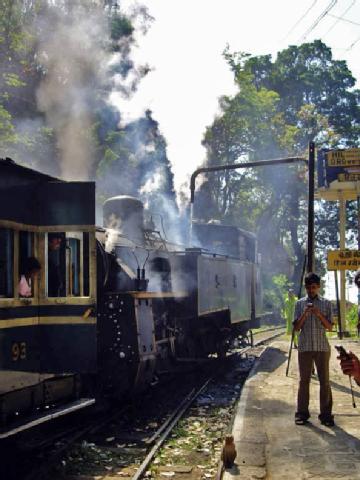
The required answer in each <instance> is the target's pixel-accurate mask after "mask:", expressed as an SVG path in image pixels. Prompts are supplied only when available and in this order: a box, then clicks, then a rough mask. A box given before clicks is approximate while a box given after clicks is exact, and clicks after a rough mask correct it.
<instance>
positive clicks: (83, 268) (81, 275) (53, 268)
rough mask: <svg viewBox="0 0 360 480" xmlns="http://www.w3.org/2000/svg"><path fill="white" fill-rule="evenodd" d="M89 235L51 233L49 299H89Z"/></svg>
mask: <svg viewBox="0 0 360 480" xmlns="http://www.w3.org/2000/svg"><path fill="white" fill-rule="evenodd" d="M89 258H90V256H89V234H88V233H80V232H67V233H49V234H48V276H47V278H48V282H47V286H48V296H49V297H65V296H66V297H80V296H89V291H90V288H89Z"/></svg>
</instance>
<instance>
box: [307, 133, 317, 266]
mask: <svg viewBox="0 0 360 480" xmlns="http://www.w3.org/2000/svg"><path fill="white" fill-rule="evenodd" d="M308 182H309V183H308V238H307V271H308V272H313V271H314V267H315V262H314V194H315V143H314V142H310V143H309V180H308Z"/></svg>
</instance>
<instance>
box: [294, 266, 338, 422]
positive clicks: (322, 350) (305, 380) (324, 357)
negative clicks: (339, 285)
mask: <svg viewBox="0 0 360 480" xmlns="http://www.w3.org/2000/svg"><path fill="white" fill-rule="evenodd" d="M305 289H306V293H307V295H306V296H305V297H303V298H301V299H300V300H298V301H297V302H296V305H295V314H294V328H295V330H300V335H299V346H298V360H299V375H300V381H299V390H298V400H297V411H296V413H295V423H296V424H297V425H304V424H305V423H306V422H307V420H308V419H309V417H310V413H309V391H310V379H311V371H312V366H313V362H315V365H316V369H317V372H318V377H319V382H320V415H319V420H320V422H321V423H322V424H323V425H325V426H327V427H332V426H334V417H333V415H332V394H331V387H330V379H329V361H330V345H329V342H328V340H327V338H326V330H329V331H331V329H332V314H331V302H330V300H326V299H325V298H322V297H320V295H319V291H320V277H319V276H318V275H316V273H313V272H311V273H308V274H307V275H306V276H305Z"/></svg>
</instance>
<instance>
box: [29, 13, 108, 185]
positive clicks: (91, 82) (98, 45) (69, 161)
mask: <svg viewBox="0 0 360 480" xmlns="http://www.w3.org/2000/svg"><path fill="white" fill-rule="evenodd" d="M39 30H40V31H41V32H42V38H41V39H40V41H39V48H38V61H39V62H40V63H41V65H42V66H43V68H44V69H45V70H46V76H45V79H44V81H43V82H42V84H41V86H40V88H39V90H38V92H37V100H38V107H39V109H40V110H41V111H43V112H44V113H45V115H46V118H47V121H48V123H49V125H50V126H51V127H52V128H54V130H55V133H56V137H57V144H58V148H59V150H60V156H61V167H60V173H61V176H62V177H63V178H65V179H72V180H74V179H78V180H79V179H81V180H86V179H88V178H89V177H90V176H91V166H92V163H93V153H94V145H92V142H91V135H90V133H91V132H90V129H91V124H92V120H93V118H92V112H93V111H94V102H95V101H96V93H97V90H98V89H99V87H100V86H102V85H104V84H105V74H106V68H107V65H108V63H109V61H110V54H109V53H107V52H106V42H105V40H104V39H107V38H109V32H108V29H107V23H106V18H105V13H104V10H103V9H102V8H98V9H97V10H95V11H88V10H86V9H85V8H84V7H81V6H76V7H74V8H73V11H72V12H71V15H69V14H67V15H66V14H65V13H64V12H63V11H62V10H60V9H56V10H55V9H54V11H53V12H52V15H51V16H50V18H49V15H47V16H46V17H43V18H42V25H41V28H39ZM100 40H101V41H100Z"/></svg>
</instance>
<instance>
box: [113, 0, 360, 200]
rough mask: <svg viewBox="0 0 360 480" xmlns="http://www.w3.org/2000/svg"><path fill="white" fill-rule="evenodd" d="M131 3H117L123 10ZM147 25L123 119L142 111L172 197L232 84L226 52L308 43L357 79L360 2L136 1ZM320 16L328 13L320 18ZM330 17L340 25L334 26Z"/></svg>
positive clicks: (201, 154) (199, 157)
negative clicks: (155, 131) (151, 121)
mask: <svg viewBox="0 0 360 480" xmlns="http://www.w3.org/2000/svg"><path fill="white" fill-rule="evenodd" d="M133 3H134V1H133V0H123V1H122V3H121V5H123V6H125V7H128V6H129V5H132V4H133ZM139 3H140V4H143V5H145V6H146V7H148V10H149V13H150V15H152V17H154V21H153V22H152V25H151V28H150V29H149V31H148V33H147V34H146V35H145V36H138V38H137V43H138V45H137V48H135V49H134V52H133V58H134V60H135V61H136V62H138V63H148V64H149V65H150V66H151V67H152V69H153V70H152V71H151V72H150V73H149V74H148V76H147V77H145V78H144V79H143V80H142V81H141V83H140V85H139V89H138V91H137V93H136V94H135V95H134V97H133V98H132V99H131V101H130V102H124V100H119V103H120V104H119V107H120V109H121V111H122V112H124V111H127V113H128V115H129V118H132V117H134V118H136V117H137V116H138V115H139V114H141V113H142V112H143V111H144V110H145V109H146V108H150V109H151V110H152V111H153V115H154V118H155V120H157V121H158V122H159V124H160V130H161V132H162V134H163V135H164V136H165V138H166V141H167V143H168V157H169V160H170V162H171V164H172V168H173V172H174V175H175V186H176V188H177V189H179V188H180V186H181V185H184V187H183V188H184V189H185V191H186V192H187V189H188V179H189V176H190V175H191V173H192V172H193V171H194V170H195V169H196V168H197V167H198V166H199V165H201V164H202V162H203V160H204V158H205V150H204V148H203V147H202V145H201V140H202V137H203V134H204V131H205V128H206V126H208V125H210V124H211V123H212V121H213V119H214V116H215V115H216V113H217V112H218V99H219V97H220V96H222V95H231V94H234V93H235V91H236V89H235V85H234V82H233V76H232V74H231V72H230V70H229V68H228V66H227V64H226V62H225V60H224V59H223V57H222V52H223V50H224V48H225V47H226V45H227V44H229V46H230V50H231V51H243V52H247V53H250V54H252V55H263V54H272V55H273V57H276V54H277V52H278V51H280V50H282V49H285V48H287V47H288V46H289V45H300V44H301V43H303V42H311V41H313V40H315V39H319V38H320V39H321V40H323V41H324V42H325V43H326V44H327V45H328V46H330V47H331V48H332V51H333V55H334V58H336V59H344V60H346V61H347V62H348V65H349V68H350V70H351V71H352V73H353V75H354V76H355V78H357V79H358V78H360V62H359V61H358V58H359V56H360V0H306V1H305V0H303V1H298V0H297V1H295V0H252V1H246V0H222V1H221V2H219V1H215V0H139ZM326 12H327V13H326ZM336 17H339V18H340V17H342V20H339V19H338V18H336Z"/></svg>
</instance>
